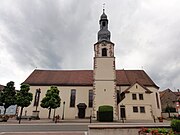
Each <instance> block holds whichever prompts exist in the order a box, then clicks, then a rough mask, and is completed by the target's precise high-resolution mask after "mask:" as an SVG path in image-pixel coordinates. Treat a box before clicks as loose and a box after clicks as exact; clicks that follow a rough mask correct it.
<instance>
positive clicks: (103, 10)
mask: <svg viewBox="0 0 180 135" xmlns="http://www.w3.org/2000/svg"><path fill="white" fill-rule="evenodd" d="M103 13H105V3H103Z"/></svg>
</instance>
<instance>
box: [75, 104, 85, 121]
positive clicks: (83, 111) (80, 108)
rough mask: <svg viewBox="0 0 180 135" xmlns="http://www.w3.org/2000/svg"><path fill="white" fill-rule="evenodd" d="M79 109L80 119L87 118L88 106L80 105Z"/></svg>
mask: <svg viewBox="0 0 180 135" xmlns="http://www.w3.org/2000/svg"><path fill="white" fill-rule="evenodd" d="M77 107H78V118H85V115H86V107H87V105H86V104H85V103H79V104H78V105H77Z"/></svg>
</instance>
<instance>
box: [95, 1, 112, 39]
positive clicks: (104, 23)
mask: <svg viewBox="0 0 180 135" xmlns="http://www.w3.org/2000/svg"><path fill="white" fill-rule="evenodd" d="M99 24H100V30H99V32H98V42H99V41H103V40H106V41H110V36H111V33H110V31H109V30H108V19H107V15H106V14H105V3H104V4H103V13H102V15H101V17H100V20H99Z"/></svg>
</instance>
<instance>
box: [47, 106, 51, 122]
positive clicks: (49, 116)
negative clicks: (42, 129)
mask: <svg viewBox="0 0 180 135" xmlns="http://www.w3.org/2000/svg"><path fill="white" fill-rule="evenodd" d="M50 118H51V108H49V115H48V119H50Z"/></svg>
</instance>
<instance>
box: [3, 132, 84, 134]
mask: <svg viewBox="0 0 180 135" xmlns="http://www.w3.org/2000/svg"><path fill="white" fill-rule="evenodd" d="M0 135H87V132H31V133H28V132H16V133H14V132H2V133H0Z"/></svg>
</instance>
